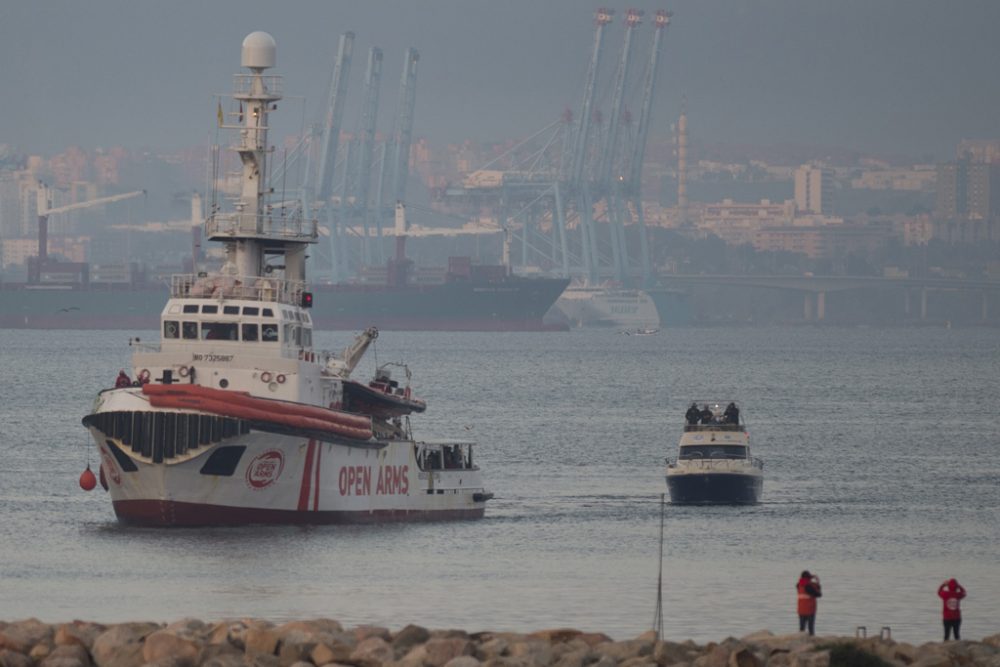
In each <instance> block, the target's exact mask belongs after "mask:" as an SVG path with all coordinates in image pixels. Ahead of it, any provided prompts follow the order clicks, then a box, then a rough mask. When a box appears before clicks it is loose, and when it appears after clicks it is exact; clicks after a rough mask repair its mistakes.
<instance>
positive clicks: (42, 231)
mask: <svg viewBox="0 0 1000 667" xmlns="http://www.w3.org/2000/svg"><path fill="white" fill-rule="evenodd" d="M36 193H37V202H38V268H39V270H40V269H41V268H42V267H43V266H44V265H45V263H46V262H47V261H48V255H49V249H48V245H49V243H48V240H49V216H50V215H55V214H57V213H69V212H70V211H79V210H81V209H85V208H90V207H91V206H99V205H101V204H111V203H113V202H116V201H124V200H126V199H132V198H133V197H138V196H139V195H145V194H146V191H145V190H134V191H132V192H123V193H121V194H117V195H110V196H108V197H98V198H97V199H90V200H88V201H81V202H76V203H75V204H66V205H65V206H57V207H55V208H50V206H49V205H50V204H51V202H52V196H51V193H50V191H49V187H48V186H47V185H45V184H44V183H39V184H38V189H37V190H36Z"/></svg>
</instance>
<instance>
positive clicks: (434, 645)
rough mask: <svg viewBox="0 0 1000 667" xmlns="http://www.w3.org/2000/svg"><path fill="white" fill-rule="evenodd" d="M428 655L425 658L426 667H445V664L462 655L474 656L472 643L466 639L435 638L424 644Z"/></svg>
mask: <svg viewBox="0 0 1000 667" xmlns="http://www.w3.org/2000/svg"><path fill="white" fill-rule="evenodd" d="M423 648H424V650H425V651H426V653H427V655H426V656H425V657H424V665H425V666H426V667H444V665H445V663H447V662H448V661H450V660H452V659H453V658H457V657H459V656H462V655H472V654H473V649H474V647H473V645H472V642H471V641H469V640H468V639H466V638H464V637H434V636H432V637H431V638H430V639H428V640H427V642H426V643H424V647H423Z"/></svg>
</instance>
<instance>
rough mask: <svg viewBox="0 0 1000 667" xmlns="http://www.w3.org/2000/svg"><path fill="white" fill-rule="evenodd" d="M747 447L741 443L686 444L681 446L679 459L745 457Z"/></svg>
mask: <svg viewBox="0 0 1000 667" xmlns="http://www.w3.org/2000/svg"><path fill="white" fill-rule="evenodd" d="M746 457H747V448H746V447H744V446H743V445H716V444H709V445H686V446H684V447H681V453H680V459H681V460H682V461H683V460H686V459H745V458H746Z"/></svg>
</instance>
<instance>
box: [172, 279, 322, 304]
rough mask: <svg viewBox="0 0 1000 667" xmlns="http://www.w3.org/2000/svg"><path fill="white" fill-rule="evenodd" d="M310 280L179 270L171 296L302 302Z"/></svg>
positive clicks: (173, 282)
mask: <svg viewBox="0 0 1000 667" xmlns="http://www.w3.org/2000/svg"><path fill="white" fill-rule="evenodd" d="M305 291H306V283H305V282H303V281H301V280H286V279H284V278H271V277H269V276H232V275H224V274H218V273H216V274H208V275H202V274H193V273H178V274H174V275H173V276H171V280H170V296H171V297H172V298H175V299H206V298H222V299H245V300H248V301H273V302H276V303H286V304H289V305H299V304H301V303H302V293H303V292H305Z"/></svg>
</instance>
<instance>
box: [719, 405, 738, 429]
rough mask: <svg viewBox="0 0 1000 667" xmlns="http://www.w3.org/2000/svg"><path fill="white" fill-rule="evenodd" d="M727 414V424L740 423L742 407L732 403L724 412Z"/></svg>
mask: <svg viewBox="0 0 1000 667" xmlns="http://www.w3.org/2000/svg"><path fill="white" fill-rule="evenodd" d="M723 414H724V416H725V418H726V419H725V422H726V423H727V424H739V423H740V409H739V408H738V407H736V404H735V403H730V404H729V405H727V406H726V411H725V412H724V413H723Z"/></svg>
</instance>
